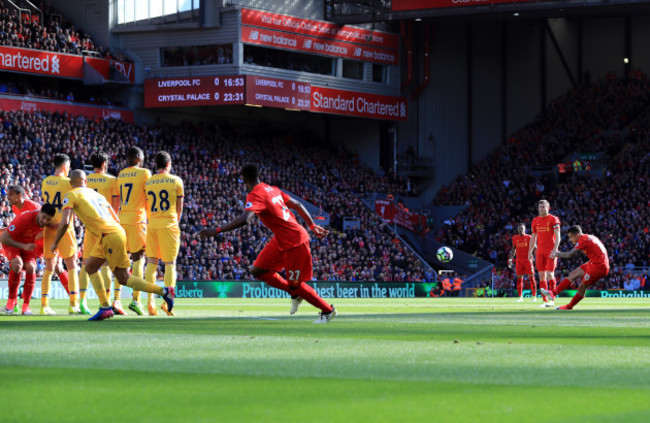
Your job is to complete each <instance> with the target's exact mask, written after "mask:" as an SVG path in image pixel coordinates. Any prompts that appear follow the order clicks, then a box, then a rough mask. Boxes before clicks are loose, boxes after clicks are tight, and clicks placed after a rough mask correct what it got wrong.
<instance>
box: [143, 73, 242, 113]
mask: <svg viewBox="0 0 650 423" xmlns="http://www.w3.org/2000/svg"><path fill="white" fill-rule="evenodd" d="M245 91H246V77H245V76H243V75H233V76H223V75H220V76H198V77H189V78H155V79H146V80H145V81H144V107H147V108H152V107H191V106H223V105H229V104H244V97H245Z"/></svg>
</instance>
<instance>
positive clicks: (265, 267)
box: [251, 237, 289, 292]
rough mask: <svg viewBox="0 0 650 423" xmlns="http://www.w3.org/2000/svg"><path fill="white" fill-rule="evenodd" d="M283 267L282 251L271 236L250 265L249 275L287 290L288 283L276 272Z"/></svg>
mask: <svg viewBox="0 0 650 423" xmlns="http://www.w3.org/2000/svg"><path fill="white" fill-rule="evenodd" d="M283 268H284V260H283V256H282V252H281V251H280V248H279V246H278V242H277V240H276V239H275V237H273V238H272V239H271V241H269V243H268V244H266V245H265V246H264V248H262V251H260V254H259V255H258V256H257V258H256V259H255V262H254V263H253V265H252V266H251V275H253V277H254V278H255V279H259V280H261V281H263V282H265V283H267V284H268V285H270V286H272V287H274V288H277V289H281V290H283V291H286V292H289V283H288V282H287V280H286V279H284V278H283V277H282V276H281V275H280V274H279V273H278V272H280V271H282V269H283Z"/></svg>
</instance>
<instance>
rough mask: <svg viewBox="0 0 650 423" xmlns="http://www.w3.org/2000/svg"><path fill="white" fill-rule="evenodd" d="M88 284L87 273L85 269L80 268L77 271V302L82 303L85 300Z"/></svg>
mask: <svg viewBox="0 0 650 423" xmlns="http://www.w3.org/2000/svg"><path fill="white" fill-rule="evenodd" d="M88 284H90V278H89V277H88V272H86V268H85V267H83V266H82V267H81V270H79V300H80V301H83V300H85V299H86V290H87V289H88Z"/></svg>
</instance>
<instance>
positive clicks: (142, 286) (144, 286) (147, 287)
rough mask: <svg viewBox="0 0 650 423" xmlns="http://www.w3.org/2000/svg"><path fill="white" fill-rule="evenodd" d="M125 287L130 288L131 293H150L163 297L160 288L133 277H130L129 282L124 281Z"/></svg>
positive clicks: (162, 291)
mask: <svg viewBox="0 0 650 423" xmlns="http://www.w3.org/2000/svg"><path fill="white" fill-rule="evenodd" d="M126 286H128V287H130V288H132V289H133V292H135V291H136V290H138V291H144V292H152V293H154V294H158V295H163V293H164V292H165V291H164V290H163V288H162V286H158V285H154V284H152V283H149V282H147V281H145V280H144V279H142V278H139V277H137V276H134V275H131V277H130V278H129V280H127V281H126Z"/></svg>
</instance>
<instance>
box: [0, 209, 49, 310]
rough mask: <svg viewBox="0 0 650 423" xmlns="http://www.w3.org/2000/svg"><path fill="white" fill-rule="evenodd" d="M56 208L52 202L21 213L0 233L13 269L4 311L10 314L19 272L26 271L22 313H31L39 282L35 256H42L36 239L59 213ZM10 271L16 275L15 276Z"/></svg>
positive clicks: (12, 308) (16, 297) (15, 300)
mask: <svg viewBox="0 0 650 423" xmlns="http://www.w3.org/2000/svg"><path fill="white" fill-rule="evenodd" d="M56 211H57V210H56V207H54V206H53V205H51V204H45V205H43V208H41V209H40V210H38V209H37V210H30V211H27V212H25V213H22V214H20V215H18V216H16V218H14V220H13V221H12V222H11V223H10V224H9V227H8V228H7V230H6V231H4V232H3V233H2V235H0V242H1V243H2V245H3V246H4V250H5V254H6V256H7V259H8V260H9V263H10V267H11V272H12V273H10V277H9V295H8V301H7V306H6V307H5V313H7V314H11V313H13V311H14V307H15V305H16V302H17V300H18V285H19V279H18V277H17V275H19V274H20V273H21V272H22V271H23V269H24V270H25V286H24V288H23V308H22V313H23V314H25V315H31V314H32V310H31V309H30V307H29V300H30V299H31V298H32V293H33V292H34V284H35V283H36V273H35V272H36V259H37V258H38V257H39V256H38V252H37V251H36V250H37V246H36V238H37V237H38V236H40V235H41V234H42V231H43V228H44V227H46V226H48V225H49V224H50V221H51V220H52V219H53V218H54V215H55V214H56ZM11 274H13V275H15V276H14V277H13V278H12V277H11Z"/></svg>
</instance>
